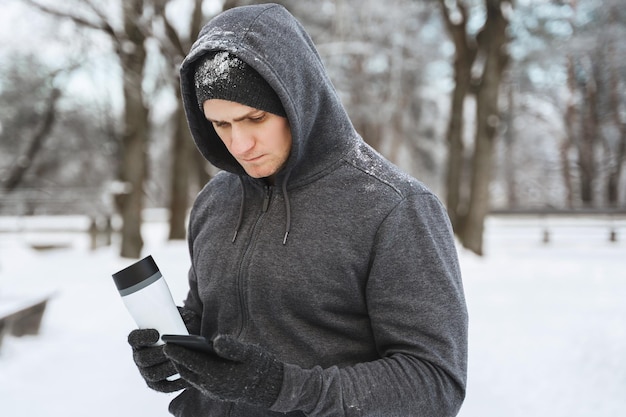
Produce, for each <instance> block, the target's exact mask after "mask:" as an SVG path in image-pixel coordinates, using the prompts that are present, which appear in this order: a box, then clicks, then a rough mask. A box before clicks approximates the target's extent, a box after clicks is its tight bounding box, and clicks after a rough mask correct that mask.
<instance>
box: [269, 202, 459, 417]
mask: <svg viewBox="0 0 626 417" xmlns="http://www.w3.org/2000/svg"><path fill="white" fill-rule="evenodd" d="M371 265H372V267H371V272H370V276H369V278H368V295H367V301H368V306H369V307H368V308H369V314H370V320H371V325H372V329H373V331H374V335H375V338H376V343H377V349H378V351H379V353H380V356H381V359H379V360H376V361H373V362H368V363H359V364H356V365H354V366H350V367H345V368H338V367H331V368H328V369H322V368H319V367H316V368H313V369H301V368H299V367H297V366H293V365H287V366H286V367H285V381H284V384H283V391H282V392H281V395H280V396H279V398H278V400H277V401H276V403H275V404H274V406H273V408H272V409H273V410H274V411H282V412H288V411H293V410H301V411H303V412H304V413H305V414H307V415H309V416H316V417H322V416H325V417H326V416H382V415H384V416H407V415H412V416H431V417H432V416H455V415H456V414H457V412H458V410H459V408H460V406H461V404H462V402H463V399H464V396H465V383H466V367H467V310H466V305H465V298H464V294H463V288H462V282H461V274H460V268H459V264H458V258H457V253H456V248H455V246H454V240H453V237H452V233H451V227H450V224H449V221H448V217H447V215H446V213H445V210H444V208H443V206H442V205H441V203H440V202H439V200H438V199H437V198H436V197H435V196H433V195H432V194H428V193H426V194H418V195H413V196H409V197H407V198H405V199H403V200H402V201H401V202H400V203H399V204H398V205H397V206H396V208H395V209H394V210H393V212H392V213H390V215H389V216H388V217H387V218H386V219H385V221H384V222H383V224H382V225H381V227H380V229H379V231H378V236H377V242H376V245H375V248H374V253H373V256H372V263H371Z"/></svg>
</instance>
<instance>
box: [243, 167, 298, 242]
mask: <svg viewBox="0 0 626 417" xmlns="http://www.w3.org/2000/svg"><path fill="white" fill-rule="evenodd" d="M289 173H290V172H288V173H287V175H286V176H285V179H284V181H283V184H282V191H283V198H284V199H285V214H286V220H285V235H284V236H283V245H286V244H287V237H288V236H289V232H290V231H291V203H290V201H289V194H288V193H287V181H288V180H289ZM239 182H240V183H241V204H240V205H239V218H238V219H237V226H236V227H235V233H234V234H233V240H232V243H235V240H237V234H239V229H240V228H241V224H242V223H243V212H244V210H245V206H246V187H245V186H244V183H243V178H242V177H241V176H240V177H239Z"/></svg>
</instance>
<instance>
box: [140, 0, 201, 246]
mask: <svg viewBox="0 0 626 417" xmlns="http://www.w3.org/2000/svg"><path fill="white" fill-rule="evenodd" d="M202 3H203V1H202V0H194V3H193V11H192V14H191V17H190V19H189V29H188V35H187V36H186V37H185V36H182V35H181V34H180V33H179V32H178V31H177V30H176V29H175V28H174V25H173V24H172V22H171V21H170V20H169V18H168V16H167V13H166V6H167V4H168V2H167V1H164V2H157V3H156V4H155V17H156V19H155V21H154V23H153V25H152V27H153V36H154V37H155V38H156V39H157V40H158V41H159V44H160V46H161V52H162V54H163V56H164V57H165V59H166V61H167V63H168V64H167V65H168V67H169V68H170V69H171V71H170V77H169V78H170V79H171V81H172V84H174V85H173V87H174V91H175V92H176V101H175V110H174V116H173V122H174V130H173V135H172V141H171V142H172V158H171V161H172V162H171V181H170V201H169V212H170V219H169V222H170V230H169V239H170V240H174V239H184V238H185V236H186V227H185V219H186V215H187V211H188V207H189V194H190V192H189V190H190V181H191V177H192V174H194V173H198V177H197V182H198V183H199V184H200V186H202V184H204V183H205V182H206V181H208V180H209V176H208V174H207V173H206V171H205V170H204V169H202V167H203V166H204V163H203V162H202V161H203V160H201V159H200V158H196V157H195V155H194V153H193V152H194V149H193V139H192V137H191V133H190V132H189V128H188V127H187V118H186V116H185V111H184V108H183V106H182V99H181V96H180V88H179V75H178V66H177V64H179V63H180V62H182V60H183V59H184V57H185V55H186V54H187V52H188V51H189V49H190V48H191V44H192V42H193V41H194V40H195V38H196V37H197V34H198V33H199V32H200V29H201V27H202V23H203V14H202ZM159 24H160V26H161V29H162V30H160V31H159V30H157V28H156V27H155V26H158V25H159ZM196 165H199V167H198V168H197V169H194V167H195V166H196Z"/></svg>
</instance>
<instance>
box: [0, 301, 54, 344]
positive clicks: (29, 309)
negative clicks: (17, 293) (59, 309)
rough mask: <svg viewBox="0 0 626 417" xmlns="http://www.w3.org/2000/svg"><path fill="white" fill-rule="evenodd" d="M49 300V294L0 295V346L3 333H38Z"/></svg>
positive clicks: (18, 334) (17, 334) (21, 334)
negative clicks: (27, 295) (39, 295)
mask: <svg viewBox="0 0 626 417" xmlns="http://www.w3.org/2000/svg"><path fill="white" fill-rule="evenodd" d="M49 300H50V297H49V296H42V297H0V347H2V340H3V338H4V336H5V335H12V336H16V337H22V336H25V335H36V334H38V333H39V329H40V327H41V321H42V319H43V314H44V312H45V310H46V306H47V304H48V301H49Z"/></svg>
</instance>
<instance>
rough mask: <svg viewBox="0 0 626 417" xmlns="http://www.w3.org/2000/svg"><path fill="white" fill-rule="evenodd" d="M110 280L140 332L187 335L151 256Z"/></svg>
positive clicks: (123, 270)
mask: <svg viewBox="0 0 626 417" xmlns="http://www.w3.org/2000/svg"><path fill="white" fill-rule="evenodd" d="M113 280H114V281H115V285H116V286H117V290H118V291H119V293H120V295H121V296H122V301H123V302H124V304H125V305H126V308H127V309H128V312H129V313H130V315H131V316H132V318H133V319H134V320H135V323H136V324H137V326H138V327H139V328H140V329H157V330H158V331H159V334H161V335H163V334H189V332H188V331H187V327H185V323H184V322H183V319H182V317H181V316H180V313H179V312H178V308H177V307H176V303H174V299H173V298H172V293H171V292H170V289H169V287H168V286H167V282H166V281H165V279H164V278H163V275H161V271H159V268H158V267H157V265H156V263H155V262H154V259H152V256H147V257H145V258H143V259H142V260H140V261H138V262H136V263H134V264H132V265H131V266H129V267H127V268H125V269H122V270H121V271H119V272H117V273H115V274H113ZM162 343H163V342H162V341H161V340H159V342H158V343H157V344H162Z"/></svg>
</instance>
